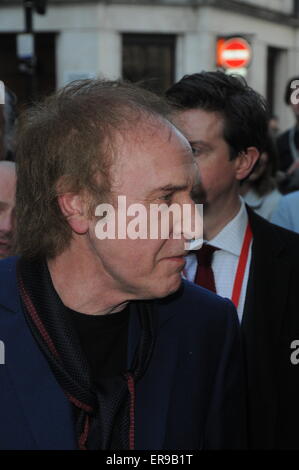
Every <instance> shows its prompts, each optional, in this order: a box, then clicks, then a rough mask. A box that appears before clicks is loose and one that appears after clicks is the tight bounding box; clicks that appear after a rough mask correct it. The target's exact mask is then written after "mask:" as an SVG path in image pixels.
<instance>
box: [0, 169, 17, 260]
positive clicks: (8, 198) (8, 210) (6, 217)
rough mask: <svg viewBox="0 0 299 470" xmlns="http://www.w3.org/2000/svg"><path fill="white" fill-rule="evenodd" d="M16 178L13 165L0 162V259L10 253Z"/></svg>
mask: <svg viewBox="0 0 299 470" xmlns="http://www.w3.org/2000/svg"><path fill="white" fill-rule="evenodd" d="M15 191H16V176H15V170H14V167H13V165H12V166H10V165H9V164H6V163H4V162H2V163H1V162H0V258H5V257H7V256H9V255H11V253H12V236H13V230H14V224H15V219H14V210H15Z"/></svg>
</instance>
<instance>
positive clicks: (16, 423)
mask: <svg viewBox="0 0 299 470" xmlns="http://www.w3.org/2000/svg"><path fill="white" fill-rule="evenodd" d="M15 263H16V260H15V258H10V259H7V260H2V261H1V262H0V340H1V341H2V342H3V343H4V345H5V363H4V364H2V365H1V364H0V384H1V386H0V449H76V442H75V434H74V423H73V410H72V405H71V404H70V402H69V401H68V399H67V398H66V396H65V395H64V393H63V391H62V389H61V387H60V386H59V384H58V382H57V381H56V378H55V377H54V375H53V373H52V372H51V370H50V368H49V364H48V362H47V360H46V358H45V356H44V355H43V353H42V352H41V350H40V349H39V347H38V345H37V343H36V342H35V340H34V339H33V337H32V334H31V332H30V330H29V328H28V326H27V323H26V320H25V317H24V313H23V310H22V307H21V305H20V299H19V294H18V288H17V285H16V275H15ZM154 314H155V315H156V316H157V321H158V331H157V338H156V343H155V348H154V353H153V356H152V359H151V362H150V365H149V367H148V369H147V371H146V372H145V374H144V376H143V377H142V379H141V380H140V382H138V383H137V386H136V406H135V436H136V441H135V448H136V449H200V448H205V449H226V448H237V449H238V448H244V447H245V445H246V444H245V432H246V431H245V428H246V426H245V400H244V388H243V387H244V383H243V370H242V364H241V351H240V343H239V328H238V320H237V316H236V312H235V309H234V307H233V306H232V304H231V303H230V302H229V301H227V300H224V299H221V298H220V297H218V296H216V295H214V294H212V293H210V292H208V291H206V290H205V289H202V288H200V287H198V286H195V285H193V284H191V283H189V282H183V284H182V288H181V289H180V290H179V291H178V292H177V293H176V294H175V295H172V296H170V297H168V298H167V299H164V300H162V301H154ZM139 333H140V326H139V322H138V317H137V315H134V314H133V315H132V316H131V319H130V326H129V338H128V366H129V365H130V364H131V361H132V358H133V355H134V350H135V347H136V345H137V343H138V339H139Z"/></svg>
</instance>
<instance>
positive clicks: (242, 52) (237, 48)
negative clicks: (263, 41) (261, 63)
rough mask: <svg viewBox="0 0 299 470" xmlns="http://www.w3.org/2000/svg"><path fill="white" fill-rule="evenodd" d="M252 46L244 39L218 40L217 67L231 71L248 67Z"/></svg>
mask: <svg viewBox="0 0 299 470" xmlns="http://www.w3.org/2000/svg"><path fill="white" fill-rule="evenodd" d="M251 54H252V52H251V46H250V44H249V42H247V41H246V40H245V39H243V38H239V37H237V38H230V39H218V41H217V65H218V66H220V67H224V68H229V69H237V68H243V67H247V65H248V64H249V62H250V59H251Z"/></svg>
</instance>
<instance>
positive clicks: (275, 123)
mask: <svg viewBox="0 0 299 470" xmlns="http://www.w3.org/2000/svg"><path fill="white" fill-rule="evenodd" d="M279 132H280V128H279V119H278V117H277V116H276V115H275V114H272V115H271V116H270V119H269V134H270V135H271V136H272V138H273V139H276V137H277V136H278V135H279Z"/></svg>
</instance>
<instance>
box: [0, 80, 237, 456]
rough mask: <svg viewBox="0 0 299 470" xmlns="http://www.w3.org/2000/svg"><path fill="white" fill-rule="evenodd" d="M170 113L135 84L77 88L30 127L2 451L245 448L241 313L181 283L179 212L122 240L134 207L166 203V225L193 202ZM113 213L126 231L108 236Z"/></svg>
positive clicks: (6, 331)
mask: <svg viewBox="0 0 299 470" xmlns="http://www.w3.org/2000/svg"><path fill="white" fill-rule="evenodd" d="M167 112H168V110H167V107H166V105H165V104H164V103H163V101H160V99H159V98H157V97H155V96H154V95H152V94H151V93H149V92H146V91H144V90H140V89H138V88H136V87H133V86H129V85H124V84H121V83H118V82H105V81H104V82H102V81H83V82H79V83H77V84H73V85H70V86H68V87H67V88H65V89H63V90H61V91H60V92H59V93H57V94H56V95H54V96H52V97H51V98H49V99H47V100H46V102H45V103H44V104H41V105H39V106H38V107H37V108H35V109H32V110H30V111H29V112H28V115H27V116H25V117H24V118H23V123H22V121H21V131H20V135H19V140H18V149H17V156H18V162H19V166H18V168H19V173H18V189H17V221H18V224H17V227H18V233H17V242H18V244H17V246H18V252H19V253H20V255H21V256H20V258H19V259H18V260H16V259H10V260H9V261H7V262H6V263H5V262H2V264H1V263H0V277H1V294H0V305H1V309H0V313H1V315H0V323H1V324H0V332H1V341H2V343H3V344H4V345H5V364H4V365H2V366H1V367H0V374H1V376H0V378H1V387H0V415H1V420H0V448H2V449H190V448H191V449H200V448H210V449H211V448H212V449H220V448H240V447H243V446H244V445H245V431H244V428H245V425H244V395H243V382H242V368H241V364H240V357H241V354H240V351H239V339H238V322H237V319H236V313H235V311H234V308H233V307H232V305H231V303H230V302H229V301H227V300H222V299H220V298H218V297H216V296H214V295H213V294H211V293H210V292H208V291H206V290H204V289H202V288H200V287H197V286H194V285H192V284H191V283H188V282H183V283H182V281H181V274H180V272H181V270H182V268H183V266H184V255H185V254H186V251H185V250H186V243H187V241H188V240H189V239H190V238H191V234H190V233H187V232H186V231H185V230H183V229H182V227H181V224H179V223H178V222H179V220H178V219H176V218H175V217H174V218H173V219H172V221H171V222H170V223H169V227H168V234H167V235H168V236H167V237H162V236H158V237H150V236H140V237H135V236H134V233H133V234H131V235H130V233H129V232H130V230H129V229H130V228H132V221H133V219H132V216H133V215H134V211H135V210H136V207H137V205H138V207H139V208H140V207H142V208H143V209H144V211H145V214H146V215H147V214H149V212H150V209H151V206H152V205H155V204H158V205H162V204H163V206H162V210H161V212H160V213H159V220H158V222H161V221H162V219H163V220H164V217H165V214H166V213H167V208H168V206H171V205H175V206H176V208H182V207H183V205H189V206H190V207H191V208H192V209H194V201H193V199H192V198H196V197H198V194H197V193H198V182H197V169H196V165H194V160H193V156H192V152H191V149H190V146H189V144H188V142H187V140H186V139H185V138H184V137H183V136H182V134H180V132H179V131H178V130H177V129H176V128H175V127H174V126H173V125H172V124H171V123H170V122H169V121H168V120H167ZM124 198H125V200H126V203H127V205H128V207H129V208H130V209H129V210H128V219H126V217H125V219H123V216H124V215H126V214H124V211H123V206H122V202H123V199H124ZM111 208H112V209H113V210H112V209H111ZM104 209H105V210H104ZM130 211H131V212H130ZM194 213H195V212H194ZM113 214H114V216H115V217H116V219H115V220H114V222H115V226H116V228H117V231H116V232H117V236H115V234H113V233H112V232H111V233H110V234H108V235H109V236H107V237H105V236H101V234H102V235H103V233H104V232H105V230H104V227H105V226H106V228H107V226H108V224H109V223H110V222H111V217H112V216H113ZM195 214H196V213H195ZM194 217H195V216H194ZM123 220H125V227H124V226H123V225H124V223H123V222H122V221H123ZM191 222H193V219H192V220H191ZM140 223H142V222H140ZM147 224H148V221H147ZM147 224H146V226H147ZM158 225H159V224H158ZM124 228H125V229H126V230H125V236H122V235H119V233H121V234H122V233H123V229H124ZM135 228H136V227H135ZM107 233H108V232H107ZM100 238H101V239H100Z"/></svg>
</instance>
